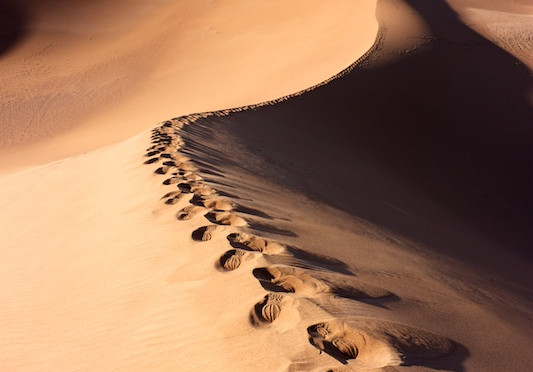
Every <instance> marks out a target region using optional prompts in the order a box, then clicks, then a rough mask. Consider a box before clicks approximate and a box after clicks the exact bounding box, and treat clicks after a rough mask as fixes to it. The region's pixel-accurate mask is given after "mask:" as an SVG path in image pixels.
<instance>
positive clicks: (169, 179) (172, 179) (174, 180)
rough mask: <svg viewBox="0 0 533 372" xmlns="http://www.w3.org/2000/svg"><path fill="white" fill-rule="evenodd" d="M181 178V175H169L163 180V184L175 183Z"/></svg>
mask: <svg viewBox="0 0 533 372" xmlns="http://www.w3.org/2000/svg"><path fill="white" fill-rule="evenodd" d="M181 180H182V179H181V177H176V176H174V177H170V178H167V179H166V180H164V181H163V185H173V184H175V183H179V182H180V181H181Z"/></svg>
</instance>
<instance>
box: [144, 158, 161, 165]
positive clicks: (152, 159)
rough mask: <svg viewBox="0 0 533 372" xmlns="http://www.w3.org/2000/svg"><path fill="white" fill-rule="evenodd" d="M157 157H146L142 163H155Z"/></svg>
mask: <svg viewBox="0 0 533 372" xmlns="http://www.w3.org/2000/svg"><path fill="white" fill-rule="evenodd" d="M158 160H159V158H157V157H155V158H151V159H148V160H146V161H145V162H144V164H152V163H155V162H156V161H158Z"/></svg>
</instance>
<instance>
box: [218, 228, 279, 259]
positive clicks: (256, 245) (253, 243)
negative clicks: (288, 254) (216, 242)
mask: <svg viewBox="0 0 533 372" xmlns="http://www.w3.org/2000/svg"><path fill="white" fill-rule="evenodd" d="M228 240H229V241H230V242H231V243H232V245H234V244H237V245H240V246H241V247H242V248H244V249H249V250H252V251H255V252H261V253H263V254H267V255H272V254H283V253H285V251H286V250H285V247H283V246H282V245H281V244H279V243H276V242H274V241H272V240H268V239H264V238H260V237H257V236H254V235H249V234H246V233H238V234H230V235H228Z"/></svg>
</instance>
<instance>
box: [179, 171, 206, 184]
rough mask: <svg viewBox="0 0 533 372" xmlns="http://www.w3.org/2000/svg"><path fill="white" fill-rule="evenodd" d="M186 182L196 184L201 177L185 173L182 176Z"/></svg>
mask: <svg viewBox="0 0 533 372" xmlns="http://www.w3.org/2000/svg"><path fill="white" fill-rule="evenodd" d="M183 177H184V178H185V180H186V181H188V182H198V181H201V180H202V177H201V176H199V175H197V174H196V173H192V172H187V173H185V174H184V175H183Z"/></svg>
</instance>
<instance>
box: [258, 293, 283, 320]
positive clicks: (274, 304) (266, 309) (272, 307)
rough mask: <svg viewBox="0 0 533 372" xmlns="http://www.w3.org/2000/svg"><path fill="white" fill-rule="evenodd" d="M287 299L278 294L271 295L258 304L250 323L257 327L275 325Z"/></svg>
mask: <svg viewBox="0 0 533 372" xmlns="http://www.w3.org/2000/svg"><path fill="white" fill-rule="evenodd" d="M284 302H285V297H284V296H283V295H280V294H277V293H269V294H267V295H266V296H265V298H264V299H263V300H262V301H260V302H258V303H257V304H256V305H255V306H254V308H253V309H252V312H251V314H250V321H251V322H252V324H253V325H255V326H261V325H265V324H269V323H273V322H274V321H275V320H276V319H277V318H278V317H279V315H280V313H281V310H282V308H283V303H284Z"/></svg>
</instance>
